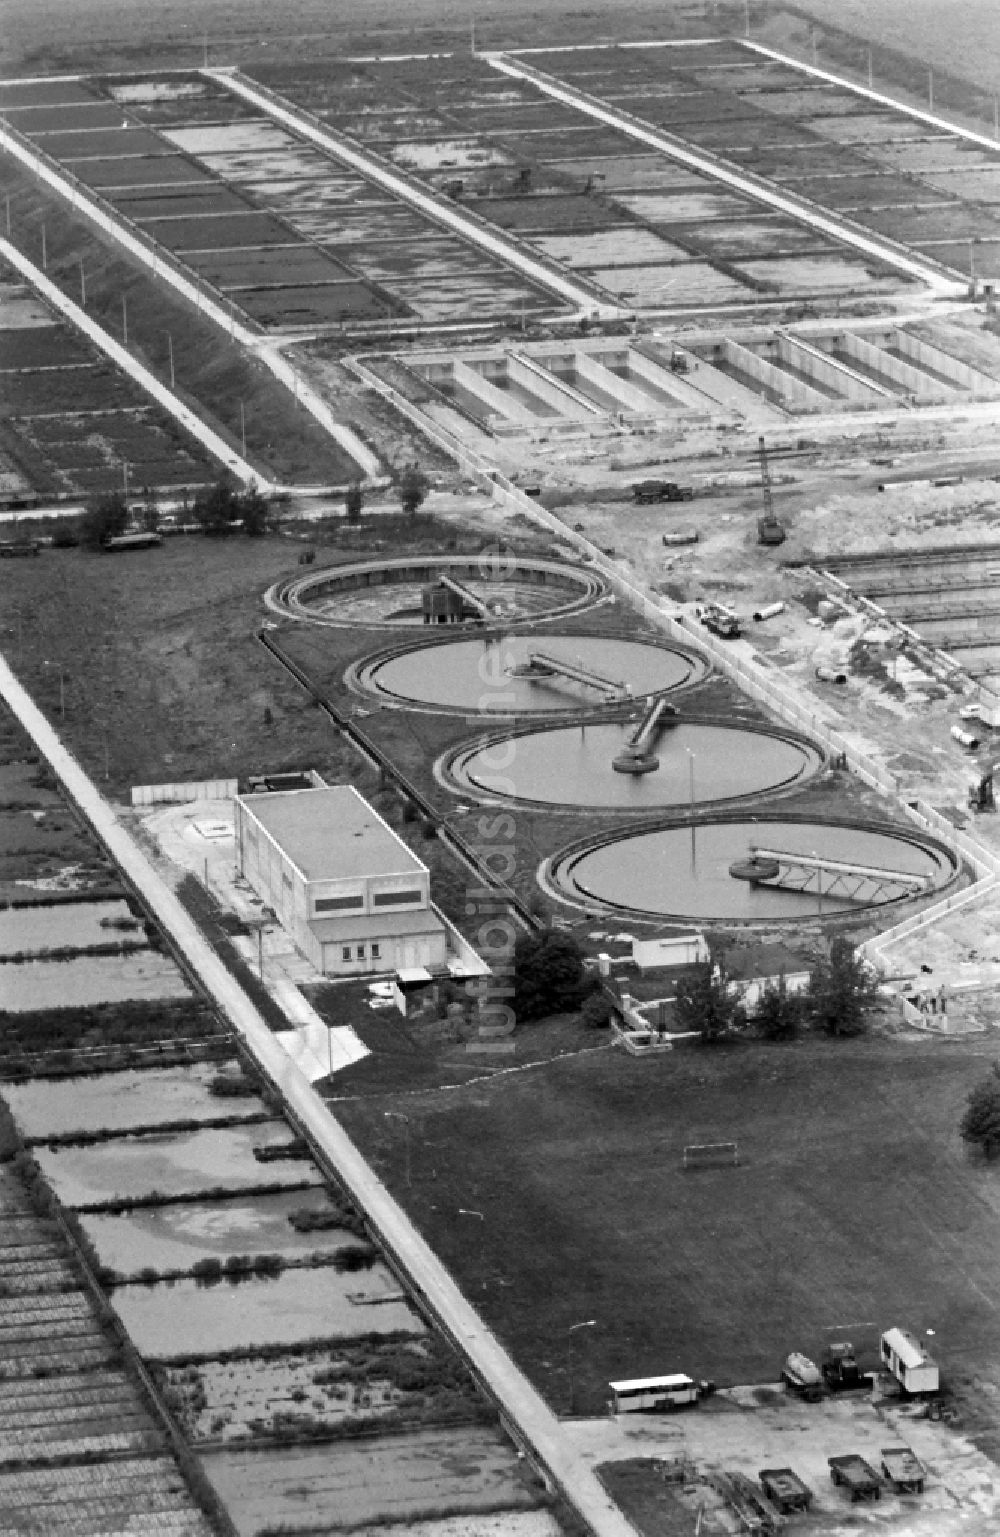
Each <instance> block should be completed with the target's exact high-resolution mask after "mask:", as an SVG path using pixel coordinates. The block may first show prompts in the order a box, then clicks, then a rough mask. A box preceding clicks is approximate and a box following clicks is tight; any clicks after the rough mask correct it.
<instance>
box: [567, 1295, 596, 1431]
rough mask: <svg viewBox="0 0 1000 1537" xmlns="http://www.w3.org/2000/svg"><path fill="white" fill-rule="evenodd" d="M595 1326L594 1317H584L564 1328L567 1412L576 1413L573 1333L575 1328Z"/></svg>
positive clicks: (591, 1327)
mask: <svg viewBox="0 0 1000 1537" xmlns="http://www.w3.org/2000/svg"><path fill="white" fill-rule="evenodd" d="M596 1326H597V1319H596V1318H585V1319H584V1320H583V1321H582V1323H578V1324H570V1326H569V1328H568V1329H567V1330H566V1374H567V1376H568V1377H569V1412H570V1414H575V1413H576V1380H575V1376H574V1372H573V1335H574V1334H575V1333H576V1331H577V1329H593V1328H596Z"/></svg>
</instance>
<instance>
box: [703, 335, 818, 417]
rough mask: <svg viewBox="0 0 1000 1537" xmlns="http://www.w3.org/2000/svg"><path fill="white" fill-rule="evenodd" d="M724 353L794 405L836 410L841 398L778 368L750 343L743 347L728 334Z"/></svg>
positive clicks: (731, 362) (730, 361)
mask: <svg viewBox="0 0 1000 1537" xmlns="http://www.w3.org/2000/svg"><path fill="white" fill-rule="evenodd" d="M722 356H723V357H724V358H725V360H726V362H727V363H728V364H729V365H730V366H731V367H732V368H737V369H739V371H740V373H741V374H742V375H743V377H744V378H746V379H754V380H756V382H757V383H758V384H759V385H761V386H762V387H763V388H765V389H768V390H771V391H772V393H773V394H775V395H777V396H779V398H780V399H781V400H783V401H784V402H785V403H786V404H787V406H788V407H789V408H791V409H794V410H798V411H835V410H836V409H837V402H836V401H835V400H831V399H830V397H829V395H823V394H821V392H820V391H819V390H814V389H812V388H811V387H810V386H809V385H808V384H803V383H802V380H801V379H796V378H794V377H793V375H792V374H789V373H786V372H785V370H784V369H783V368H775V366H774V364H773V363H769V362H768V361H767V359H766V358H762V357H760V356H759V355H758V354H757V353H756V352H751V351H750V348H749V347H741V346H740V344H739V342H734V341H733V340H732V338H731V337H728V336H727V337H726V339H725V340H724V341H723V343H722Z"/></svg>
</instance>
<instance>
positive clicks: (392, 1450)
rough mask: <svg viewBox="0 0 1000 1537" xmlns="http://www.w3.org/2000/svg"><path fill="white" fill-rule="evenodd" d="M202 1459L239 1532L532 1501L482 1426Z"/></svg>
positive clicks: (502, 1448)
mask: <svg viewBox="0 0 1000 1537" xmlns="http://www.w3.org/2000/svg"><path fill="white" fill-rule="evenodd" d="M373 1461H375V1462H377V1466H378V1477H377V1478H372V1476H371V1469H372V1463H373ZM203 1462H204V1467H205V1471H206V1472H207V1473H208V1476H209V1478H210V1479H211V1480H212V1483H213V1484H214V1485H215V1487H216V1489H217V1490H218V1491H219V1493H220V1494H221V1495H222V1498H223V1500H224V1501H225V1503H226V1507H227V1509H228V1510H229V1512H230V1514H231V1516H232V1517H233V1520H234V1521H235V1522H236V1525H237V1528H238V1530H239V1532H240V1534H241V1537H252V1534H253V1533H254V1532H256V1531H257V1529H258V1527H259V1526H261V1525H262V1524H265V1523H269V1524H272V1525H280V1524H281V1523H285V1525H286V1529H287V1530H288V1531H289V1532H294V1531H296V1530H298V1529H300V1528H302V1529H305V1530H312V1531H314V1532H317V1531H318V1532H321V1533H322V1532H336V1531H338V1530H339V1529H341V1528H347V1529H352V1528H356V1527H366V1526H370V1525H373V1524H376V1525H377V1523H378V1522H379V1521H383V1520H385V1521H391V1522H393V1523H396V1522H404V1523H406V1524H407V1525H408V1524H409V1523H410V1522H411V1521H415V1520H419V1519H420V1518H421V1516H424V1517H429V1516H434V1517H442V1516H444V1515H458V1514H462V1515H468V1516H469V1517H470V1518H474V1516H475V1513H476V1511H477V1510H478V1511H488V1510H492V1511H496V1510H497V1509H526V1508H530V1507H532V1506H535V1505H537V1504H539V1497H538V1493H537V1490H535V1489H532V1488H531V1487H530V1485H529V1483H528V1481H527V1479H526V1478H525V1476H524V1475H523V1474H522V1472H521V1465H520V1464H518V1463H517V1461H516V1459H515V1457H514V1454H513V1452H512V1450H511V1448H510V1447H509V1445H507V1444H506V1443H505V1442H504V1441H503V1439H502V1438H501V1436H500V1434H499V1432H497V1431H494V1430H489V1429H486V1428H482V1429H476V1428H472V1427H468V1428H465V1429H451V1430H426V1431H422V1432H420V1433H419V1434H414V1435H408V1436H405V1437H390V1438H387V1439H385V1440H380V1441H378V1442H368V1441H352V1442H336V1443H332V1444H330V1445H327V1446H322V1447H316V1448H312V1447H296V1448H289V1449H287V1450H285V1451H280V1450H271V1449H268V1448H258V1449H254V1450H249V1449H248V1450H245V1451H243V1450H239V1451H237V1450H233V1451H225V1452H215V1453H205V1454H203ZM316 1523H322V1524H321V1525H317V1524H316Z"/></svg>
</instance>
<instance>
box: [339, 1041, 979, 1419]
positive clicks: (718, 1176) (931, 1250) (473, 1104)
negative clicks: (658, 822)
mask: <svg viewBox="0 0 1000 1537" xmlns="http://www.w3.org/2000/svg"><path fill="white" fill-rule="evenodd" d="M982 1071H983V1069H982V1059H981V1057H980V1056H979V1055H978V1052H977V1049H976V1048H974V1047H972V1048H968V1049H964V1048H962V1047H961V1046H960V1047H959V1048H958V1049H957V1050H956V1051H951V1050H950V1051H949V1053H948V1055H947V1056H942V1054H941V1053H940V1051H939V1050H936V1049H935V1048H934V1047H933V1045H931V1046H928V1045H924V1044H916V1045H907V1044H904V1043H902V1042H898V1041H879V1040H874V1039H873V1040H865V1041H861V1042H856V1043H851V1042H819V1041H810V1042H808V1043H806V1044H804V1045H801V1046H798V1047H794V1048H792V1049H791V1050H789V1051H783V1050H781V1049H780V1048H779V1049H777V1050H775V1049H769V1048H766V1047H761V1046H759V1045H749V1046H747V1047H745V1048H744V1047H740V1048H737V1049H735V1050H734V1051H732V1052H726V1051H723V1052H721V1053H710V1052H707V1051H703V1052H697V1053H693V1054H692V1055H691V1056H688V1057H681V1056H679V1055H678V1054H676V1053H675V1054H674V1056H672V1057H671V1058H669V1059H664V1060H663V1061H662V1062H658V1063H656V1064H651V1063H641V1064H638V1063H635V1062H633V1061H632V1060H630V1059H627V1058H624V1057H618V1056H616V1055H609V1054H607V1053H599V1054H597V1055H595V1056H587V1057H578V1058H576V1059H575V1060H573V1061H564V1062H561V1063H559V1064H557V1065H551V1066H549V1067H547V1068H546V1069H545V1070H544V1071H543V1072H539V1071H536V1072H535V1073H532V1074H530V1075H509V1076H504V1077H502V1078H497V1079H494V1080H492V1081H491V1082H490V1083H489V1084H482V1083H480V1084H478V1085H476V1086H475V1087H469V1088H466V1089H460V1090H456V1091H454V1092H453V1093H451V1094H450V1095H449V1096H448V1100H447V1103H444V1102H442V1100H441V1099H440V1098H439V1097H433V1096H428V1097H427V1098H424V1099H421V1098H420V1096H416V1095H413V1094H410V1095H407V1096H406V1100H405V1109H406V1113H407V1114H408V1115H409V1116H410V1117H411V1124H412V1132H413V1138H414V1142H413V1146H414V1148H418V1147H420V1146H421V1145H423V1143H424V1142H427V1143H433V1144H434V1146H435V1147H436V1148H437V1149H439V1150H440V1149H444V1148H449V1147H451V1148H461V1149H462V1159H461V1164H459V1163H458V1162H451V1163H449V1162H448V1161H447V1160H446V1159H445V1158H443V1157H442V1156H441V1153H440V1151H438V1152H436V1153H435V1155H434V1157H433V1159H432V1160H431V1159H428V1160H426V1161H424V1160H423V1159H421V1158H420V1157H419V1156H415V1157H414V1159H413V1168H412V1180H413V1194H412V1196H409V1197H408V1201H407V1204H408V1206H409V1207H410V1209H411V1211H412V1212H413V1213H414V1215H415V1217H416V1220H417V1222H418V1223H419V1225H420V1227H421V1229H422V1231H423V1232H424V1233H425V1234H426V1236H427V1238H428V1239H429V1241H430V1242H431V1243H432V1244H433V1245H434V1246H435V1248H436V1249H437V1251H438V1252H439V1253H440V1254H441V1256H442V1258H443V1259H444V1261H445V1263H446V1264H448V1265H449V1267H453V1268H454V1270H455V1271H456V1272H457V1274H458V1275H459V1277H460V1278H461V1280H462V1283H463V1285H464V1286H465V1287H466V1288H469V1289H471V1290H472V1291H473V1292H474V1293H475V1295H477V1296H478V1297H481V1298H482V1299H483V1302H482V1305H483V1308H484V1311H485V1314H486V1318H487V1321H488V1322H489V1323H491V1324H492V1325H493V1326H494V1327H495V1328H496V1329H498V1331H499V1333H500V1335H501V1337H502V1338H503V1339H504V1340H505V1341H506V1343H507V1344H508V1346H509V1347H510V1348H511V1349H512V1350H513V1353H514V1355H515V1358H516V1359H517V1360H518V1361H519V1362H520V1363H521V1365H522V1367H523V1368H524V1369H525V1370H526V1371H527V1372H528V1373H529V1374H530V1375H531V1376H532V1378H533V1380H534V1381H535V1382H536V1383H537V1384H538V1385H539V1386H540V1387H541V1388H542V1389H543V1390H544V1391H545V1392H546V1393H547V1395H548V1397H549V1399H550V1401H551V1402H553V1403H554V1404H556V1405H557V1406H558V1407H560V1408H562V1407H564V1406H565V1404H566V1400H567V1394H568V1381H567V1376H566V1365H565V1361H564V1360H563V1359H562V1357H561V1355H560V1353H558V1352H556V1351H555V1350H554V1349H553V1346H552V1342H553V1340H555V1339H556V1338H557V1337H560V1336H563V1335H564V1332H565V1329H566V1326H567V1323H568V1322H570V1321H573V1320H575V1319H579V1318H588V1317H596V1318H598V1319H599V1320H600V1327H599V1328H595V1329H593V1330H590V1331H587V1340H586V1344H585V1345H581V1348H580V1350H579V1351H578V1352H577V1358H578V1359H577V1386H578V1389H580V1403H581V1407H582V1408H583V1409H584V1412H591V1413H597V1412H600V1407H601V1405H602V1403H603V1401H604V1397H605V1396H606V1383H607V1381H608V1380H609V1379H613V1378H615V1377H618V1376H621V1377H632V1376H642V1375H646V1374H649V1373H652V1372H661V1371H662V1372H670V1371H687V1372H690V1373H691V1374H692V1375H694V1376H708V1377H711V1378H713V1379H714V1380H716V1381H718V1382H720V1383H724V1384H725V1383H733V1382H764V1381H773V1380H774V1376H775V1371H776V1367H777V1364H778V1363H779V1362H780V1361H781V1359H782V1357H783V1355H784V1354H786V1353H787V1351H788V1349H789V1348H790V1342H791V1343H792V1344H794V1346H795V1348H798V1349H801V1350H804V1351H805V1352H806V1353H807V1354H809V1355H811V1356H815V1355H816V1354H817V1353H818V1351H819V1350H820V1348H821V1346H822V1344H823V1343H824V1340H825V1339H826V1338H827V1335H826V1331H827V1329H828V1328H829V1327H830V1326H835V1325H836V1324H837V1322H838V1321H839V1320H849V1319H858V1320H861V1319H872V1320H877V1319H881V1318H897V1317H898V1318H905V1319H906V1320H907V1326H908V1327H910V1328H911V1329H913V1330H914V1331H915V1332H919V1333H920V1334H923V1331H924V1330H925V1329H928V1328H934V1329H935V1330H937V1332H938V1337H939V1339H940V1340H941V1341H942V1345H943V1346H944V1342H945V1341H947V1346H946V1349H947V1359H948V1363H949V1367H950V1368H951V1369H958V1367H959V1366H960V1365H961V1366H968V1367H969V1368H970V1369H972V1370H975V1371H983V1372H986V1373H987V1375H989V1374H990V1372H991V1371H995V1370H996V1364H997V1362H998V1358H1000V1357H998V1347H997V1339H996V1330H995V1310H996V1307H997V1304H998V1302H1000V1282H998V1274H1000V1272H998V1268H997V1257H998V1239H997V1235H996V1225H995V1223H994V1221H993V1217H992V1213H993V1211H994V1210H995V1208H996V1193H995V1189H994V1182H993V1175H992V1173H991V1171H990V1169H989V1168H988V1167H979V1166H978V1165H976V1164H975V1163H972V1162H970V1161H969V1159H968V1157H967V1155H966V1153H965V1152H964V1150H963V1148H962V1144H961V1143H960V1141H959V1138H958V1130H957V1128H958V1122H959V1119H960V1116H961V1112H962V1108H963V1106H964V1103H965V1097H966V1095H967V1093H968V1090H969V1088H970V1086H971V1084H972V1083H974V1082H978V1081H979V1080H980V1079H981V1077H982ZM394 1103H395V1102H394V1100H393V1099H392V1098H391V1097H388V1096H383V1097H380V1098H378V1099H377V1100H375V1101H374V1102H373V1101H371V1100H368V1099H366V1100H355V1101H352V1102H349V1103H347V1102H343V1103H341V1104H340V1105H339V1106H338V1110H337V1113H338V1116H339V1117H340V1118H341V1119H342V1120H343V1121H344V1123H345V1125H346V1126H347V1127H348V1129H349V1131H350V1133H351V1135H352V1136H353V1137H355V1138H357V1139H359V1140H360V1142H361V1145H362V1146H363V1147H364V1148H365V1150H366V1153H367V1155H368V1156H369V1157H370V1158H372V1159H374V1160H375V1162H376V1166H377V1167H379V1168H381V1169H382V1170H383V1171H385V1172H386V1173H388V1174H389V1176H390V1178H391V1179H392V1181H393V1184H394V1186H395V1188H396V1189H397V1190H398V1191H399V1193H400V1194H402V1193H403V1191H402V1180H401V1172H402V1171H401V1162H400V1160H401V1157H402V1155H401V1153H399V1152H398V1151H397V1149H396V1146H395V1144H394V1143H391V1142H390V1141H389V1140H388V1139H387V1138H386V1135H385V1132H384V1130H383V1127H384V1124H385V1123H384V1119H383V1111H384V1110H385V1109H386V1108H391V1107H392V1106H393V1105H394ZM399 1103H400V1104H402V1101H400V1102H399ZM721 1140H737V1141H738V1142H739V1148H740V1166H739V1167H738V1168H725V1169H706V1170H699V1171H697V1172H695V1173H691V1172H685V1170H684V1168H683V1166H682V1158H681V1154H682V1150H683V1148H684V1146H685V1145H686V1144H687V1143H692V1142H699V1143H701V1142H714V1141H721ZM497 1147H503V1148H504V1150H505V1152H504V1159H503V1161H502V1166H500V1165H498V1164H497V1162H496V1159H495V1157H494V1156H493V1152H494V1150H495V1149H496V1148H497ZM431 1163H433V1165H434V1172H433V1177H432V1171H431V1167H430V1165H431ZM445 1170H447V1172H446V1173H445ZM442 1179H445V1181H446V1188H443V1187H442ZM457 1206H465V1207H471V1208H475V1209H476V1210H479V1211H482V1212H483V1214H484V1220H483V1222H482V1224H481V1225H480V1224H477V1232H478V1233H479V1234H480V1241H479V1243H478V1244H477V1246H475V1247H474V1248H473V1247H470V1245H469V1243H468V1239H467V1236H466V1235H465V1234H464V1233H463V1232H462V1231H461V1230H458V1231H456V1230H455V1225H454V1223H453V1222H449V1221H448V1220H447V1219H445V1218H444V1217H443V1216H439V1215H438V1212H440V1213H444V1212H445V1211H448V1212H450V1211H452V1210H454V1209H455V1207H457ZM435 1208H437V1209H438V1210H437V1211H435ZM802 1234H808V1235H809V1241H808V1243H807V1244H805V1245H803V1243H802V1240H801V1235H802ZM862 1250H863V1251H864V1258H863V1260H862V1259H861V1257H860V1256H861V1253H862ZM501 1281H502V1282H503V1284H502V1285H500V1284H498V1283H499V1282H501Z"/></svg>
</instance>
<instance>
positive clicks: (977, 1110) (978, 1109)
mask: <svg viewBox="0 0 1000 1537" xmlns="http://www.w3.org/2000/svg"><path fill="white" fill-rule="evenodd" d="M959 1131H960V1133H961V1136H962V1140H963V1141H964V1142H971V1143H972V1145H973V1147H978V1148H979V1149H980V1150H981V1151H982V1152H983V1153H985V1154H986V1157H987V1158H992V1157H993V1155H994V1153H996V1152H998V1151H1000V1062H994V1064H993V1068H992V1071H991V1072H990V1075H989V1077H988V1078H984V1079H983V1080H982V1082H981V1083H977V1084H976V1086H975V1088H974V1089H973V1090H972V1092H971V1094H970V1095H969V1102H968V1108H967V1109H966V1112H965V1114H964V1115H963V1117H962V1120H961V1124H960V1126H959Z"/></svg>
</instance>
